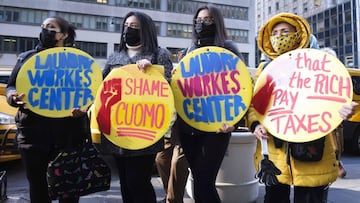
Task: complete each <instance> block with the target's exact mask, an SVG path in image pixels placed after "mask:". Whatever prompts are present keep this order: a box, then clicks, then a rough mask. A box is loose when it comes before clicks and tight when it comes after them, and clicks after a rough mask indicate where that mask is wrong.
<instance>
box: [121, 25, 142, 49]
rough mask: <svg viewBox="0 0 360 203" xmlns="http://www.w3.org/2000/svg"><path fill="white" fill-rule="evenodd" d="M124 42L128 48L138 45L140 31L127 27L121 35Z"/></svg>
mask: <svg viewBox="0 0 360 203" xmlns="http://www.w3.org/2000/svg"><path fill="white" fill-rule="evenodd" d="M123 37H124V41H125V43H126V44H128V45H129V46H136V45H139V44H140V30H139V29H134V28H131V27H128V28H126V29H125V31H124V33H123Z"/></svg>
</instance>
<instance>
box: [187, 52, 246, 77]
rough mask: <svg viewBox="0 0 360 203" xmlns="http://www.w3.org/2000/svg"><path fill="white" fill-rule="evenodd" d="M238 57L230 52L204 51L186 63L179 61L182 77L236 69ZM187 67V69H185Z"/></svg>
mask: <svg viewBox="0 0 360 203" xmlns="http://www.w3.org/2000/svg"><path fill="white" fill-rule="evenodd" d="M239 60H240V58H239V57H237V56H236V55H234V54H231V53H225V52H222V53H218V52H205V53H201V54H198V55H195V56H193V57H191V58H190V59H189V62H188V64H185V62H184V61H181V62H180V67H181V75H182V77H183V78H189V77H194V76H203V75H207V74H210V73H220V72H224V71H232V70H235V69H236V65H237V64H238V62H239ZM185 67H187V68H188V69H186V68H185Z"/></svg>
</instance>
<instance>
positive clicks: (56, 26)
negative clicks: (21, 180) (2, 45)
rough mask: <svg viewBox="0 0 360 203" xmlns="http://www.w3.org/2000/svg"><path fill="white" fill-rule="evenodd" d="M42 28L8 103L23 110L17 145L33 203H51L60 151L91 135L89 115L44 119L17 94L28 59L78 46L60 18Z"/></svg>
mask: <svg viewBox="0 0 360 203" xmlns="http://www.w3.org/2000/svg"><path fill="white" fill-rule="evenodd" d="M41 28H42V30H41V32H40V37H39V44H38V45H37V46H36V48H35V49H34V50H30V51H27V52H24V53H22V54H20V55H19V57H18V61H17V63H16V65H15V67H14V69H13V71H12V73H11V76H10V78H9V82H8V86H7V88H6V96H7V101H8V103H9V104H10V105H11V106H13V107H18V108H19V110H18V112H17V114H16V118H15V119H16V124H17V129H18V135H17V138H16V141H17V143H18V147H19V150H20V154H21V159H22V161H23V164H24V166H25V170H26V177H27V179H28V182H29V187H30V200H31V202H32V203H39V202H44V203H46V202H51V200H50V198H49V195H48V185H47V178H46V172H47V166H48V163H49V162H50V161H51V160H52V158H53V157H54V156H55V155H56V154H57V152H58V150H59V149H61V148H63V147H69V146H76V145H78V144H80V143H82V142H83V141H84V139H85V136H86V133H88V130H87V128H86V126H87V125H86V124H87V123H86V122H87V117H86V112H85V111H82V110H81V109H73V111H72V116H71V117H65V118H49V117H45V116H41V115H38V114H36V113H34V112H32V111H31V110H29V109H28V108H26V104H25V103H24V102H23V101H22V99H23V98H24V96H25V94H24V93H21V92H20V93H18V92H17V91H16V78H17V76H18V73H19V70H20V69H21V67H22V65H23V64H24V63H25V62H26V61H27V59H29V58H30V57H31V56H33V55H34V54H36V53H39V52H41V51H42V50H45V49H49V48H53V47H65V46H69V47H71V46H73V44H74V40H75V37H76V33H75V27H74V26H72V25H70V24H69V23H68V22H67V21H66V20H64V19H62V18H60V17H50V18H47V19H45V21H44V22H43V24H42V25H41ZM69 142H70V143H69ZM78 201H79V198H78V197H74V198H66V199H63V198H61V199H60V200H59V202H60V203H65V202H67V203H72V202H78Z"/></svg>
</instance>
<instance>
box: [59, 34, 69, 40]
mask: <svg viewBox="0 0 360 203" xmlns="http://www.w3.org/2000/svg"><path fill="white" fill-rule="evenodd" d="M62 34H63V36H62V37H61V38H60V39H62V40H65V39H66V38H67V37H68V36H69V34H68V33H62Z"/></svg>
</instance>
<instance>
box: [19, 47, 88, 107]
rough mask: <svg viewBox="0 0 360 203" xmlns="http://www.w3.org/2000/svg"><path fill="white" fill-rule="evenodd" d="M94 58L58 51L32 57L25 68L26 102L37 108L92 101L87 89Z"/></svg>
mask: <svg viewBox="0 0 360 203" xmlns="http://www.w3.org/2000/svg"><path fill="white" fill-rule="evenodd" d="M93 63H94V60H93V59H91V58H89V57H87V56H84V55H78V54H75V53H66V52H59V53H54V54H48V55H46V56H40V55H37V56H36V57H35V70H28V71H27V72H26V74H27V75H28V78H29V82H30V85H31V86H32V88H31V89H30V90H29V92H28V98H29V104H30V105H32V106H33V107H37V108H39V109H48V110H70V109H72V108H81V107H82V106H84V105H87V104H88V103H89V102H92V101H93V100H94V95H93V94H92V91H91V89H90V86H91V84H92V79H91V74H92V73H93V70H92V69H91V66H92V65H93Z"/></svg>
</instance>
